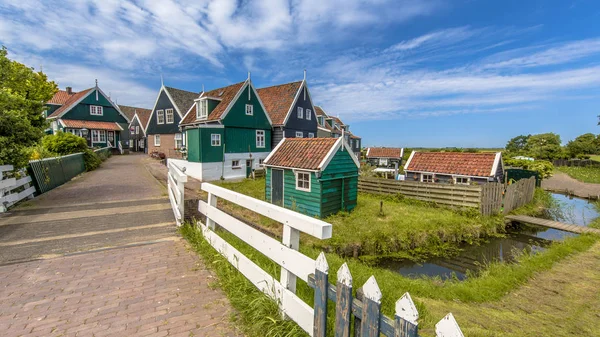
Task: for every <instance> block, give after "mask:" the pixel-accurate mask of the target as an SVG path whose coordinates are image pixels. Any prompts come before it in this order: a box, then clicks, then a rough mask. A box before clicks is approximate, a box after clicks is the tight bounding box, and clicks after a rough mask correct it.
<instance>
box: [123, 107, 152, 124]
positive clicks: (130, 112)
mask: <svg viewBox="0 0 600 337" xmlns="http://www.w3.org/2000/svg"><path fill="white" fill-rule="evenodd" d="M119 109H120V110H121V112H122V113H123V114H125V116H127V118H128V119H129V121H131V120H133V116H134V115H135V113H136V111H142V110H145V111H149V112H152V110H149V109H144V108H137V107H134V106H128V105H119Z"/></svg>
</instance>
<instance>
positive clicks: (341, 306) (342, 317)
mask: <svg viewBox="0 0 600 337" xmlns="http://www.w3.org/2000/svg"><path fill="white" fill-rule="evenodd" d="M336 294H337V296H336V307H335V337H350V324H351V323H352V274H350V269H349V268H348V265H347V264H346V263H345V262H344V264H342V266H341V267H340V269H338V272H337V284H336Z"/></svg>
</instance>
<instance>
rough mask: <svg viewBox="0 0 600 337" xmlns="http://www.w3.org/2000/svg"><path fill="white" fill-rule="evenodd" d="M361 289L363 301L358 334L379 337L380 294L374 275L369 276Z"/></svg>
mask: <svg viewBox="0 0 600 337" xmlns="http://www.w3.org/2000/svg"><path fill="white" fill-rule="evenodd" d="M362 289H363V296H364V301H363V312H362V321H361V326H360V335H361V337H379V316H380V315H381V298H382V294H381V290H380V289H379V285H378V284H377V280H375V277H374V276H371V277H369V279H368V280H367V282H365V284H364V285H363V286H362Z"/></svg>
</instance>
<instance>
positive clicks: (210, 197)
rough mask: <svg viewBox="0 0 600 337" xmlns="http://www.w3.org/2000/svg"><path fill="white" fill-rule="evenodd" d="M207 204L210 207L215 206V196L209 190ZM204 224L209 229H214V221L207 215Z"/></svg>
mask: <svg viewBox="0 0 600 337" xmlns="http://www.w3.org/2000/svg"><path fill="white" fill-rule="evenodd" d="M208 204H209V205H210V206H212V207H217V196H216V195H214V194H212V193H210V192H209V193H208ZM206 225H207V226H208V228H210V229H211V230H213V231H214V230H215V222H214V221H213V220H212V219H210V218H209V217H206Z"/></svg>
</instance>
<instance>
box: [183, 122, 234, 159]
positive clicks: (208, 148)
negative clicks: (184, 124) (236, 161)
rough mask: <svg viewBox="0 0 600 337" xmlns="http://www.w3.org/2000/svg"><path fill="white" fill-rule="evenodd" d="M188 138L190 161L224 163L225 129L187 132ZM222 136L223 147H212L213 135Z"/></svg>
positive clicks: (203, 129)
mask: <svg viewBox="0 0 600 337" xmlns="http://www.w3.org/2000/svg"><path fill="white" fill-rule="evenodd" d="M186 132H187V135H188V136H187V137H188V144H187V148H188V160H189V161H191V162H195V163H214V162H221V161H223V144H224V143H223V142H224V138H225V137H224V129H223V128H198V129H188V130H186ZM212 134H219V135H221V146H212V145H211V135H212Z"/></svg>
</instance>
